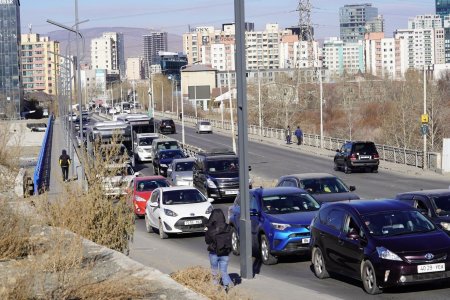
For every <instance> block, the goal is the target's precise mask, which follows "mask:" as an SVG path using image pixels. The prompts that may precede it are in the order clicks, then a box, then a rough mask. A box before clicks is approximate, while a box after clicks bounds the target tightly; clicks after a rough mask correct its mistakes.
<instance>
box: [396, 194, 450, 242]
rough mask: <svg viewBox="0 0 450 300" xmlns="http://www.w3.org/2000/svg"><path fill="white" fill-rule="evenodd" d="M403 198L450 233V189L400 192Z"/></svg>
mask: <svg viewBox="0 0 450 300" xmlns="http://www.w3.org/2000/svg"><path fill="white" fill-rule="evenodd" d="M395 199H397V200H401V201H403V202H405V203H407V204H409V205H411V206H413V207H415V208H417V209H418V210H419V211H420V212H422V213H423V214H424V215H427V216H428V217H429V218H431V220H432V221H433V222H434V223H435V224H436V225H438V226H439V227H441V228H442V229H444V230H445V231H446V232H447V233H449V234H450V190H447V189H437V190H423V191H415V192H407V193H402V194H398V195H397V196H396V197H395Z"/></svg>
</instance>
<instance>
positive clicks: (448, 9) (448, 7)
mask: <svg viewBox="0 0 450 300" xmlns="http://www.w3.org/2000/svg"><path fill="white" fill-rule="evenodd" d="M436 14H437V15H439V16H441V17H442V18H444V17H445V16H447V15H450V0H436Z"/></svg>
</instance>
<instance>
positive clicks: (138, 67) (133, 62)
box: [127, 57, 144, 80]
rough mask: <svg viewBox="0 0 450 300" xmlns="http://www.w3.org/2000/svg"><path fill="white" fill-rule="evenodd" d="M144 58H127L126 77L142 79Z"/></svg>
mask: <svg viewBox="0 0 450 300" xmlns="http://www.w3.org/2000/svg"><path fill="white" fill-rule="evenodd" d="M143 62H144V60H143V59H142V57H128V58H127V79H128V80H141V79H144V63H143Z"/></svg>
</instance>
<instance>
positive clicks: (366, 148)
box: [353, 143, 377, 154]
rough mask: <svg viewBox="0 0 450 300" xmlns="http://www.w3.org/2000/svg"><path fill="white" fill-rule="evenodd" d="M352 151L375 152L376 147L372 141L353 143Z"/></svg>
mask: <svg viewBox="0 0 450 300" xmlns="http://www.w3.org/2000/svg"><path fill="white" fill-rule="evenodd" d="M353 151H354V152H362V153H366V154H368V153H377V148H376V147H375V144H374V143H356V144H354V145H353Z"/></svg>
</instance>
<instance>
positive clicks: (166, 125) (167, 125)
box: [158, 119, 177, 134]
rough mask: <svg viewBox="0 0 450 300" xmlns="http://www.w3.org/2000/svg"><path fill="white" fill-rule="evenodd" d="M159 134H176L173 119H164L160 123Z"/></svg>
mask: <svg viewBox="0 0 450 300" xmlns="http://www.w3.org/2000/svg"><path fill="white" fill-rule="evenodd" d="M158 131H159V133H172V134H175V133H176V132H177V131H176V127H175V122H174V121H173V120H172V119H162V120H161V122H159V129H158Z"/></svg>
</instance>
